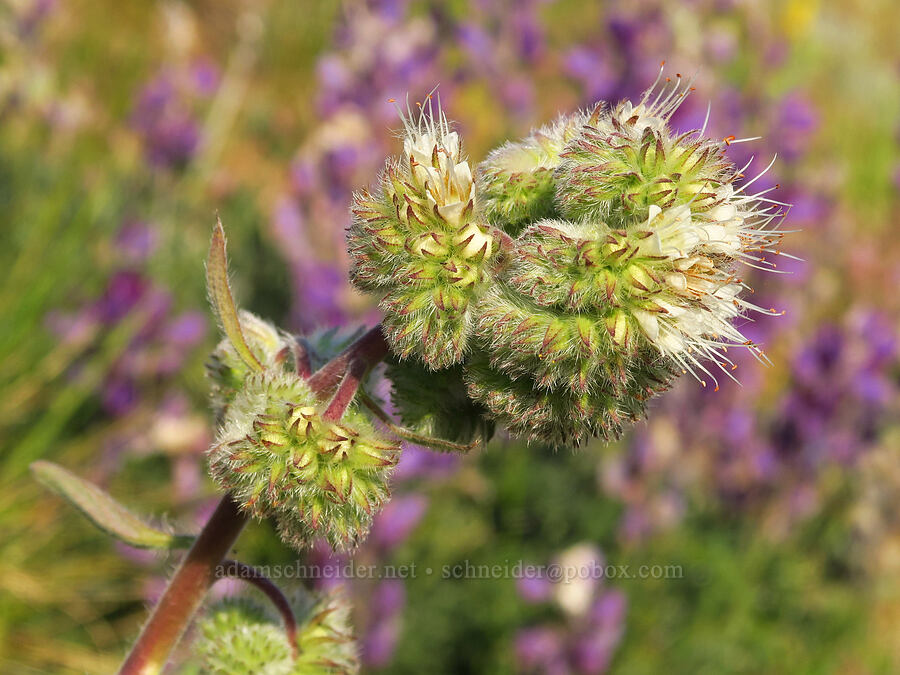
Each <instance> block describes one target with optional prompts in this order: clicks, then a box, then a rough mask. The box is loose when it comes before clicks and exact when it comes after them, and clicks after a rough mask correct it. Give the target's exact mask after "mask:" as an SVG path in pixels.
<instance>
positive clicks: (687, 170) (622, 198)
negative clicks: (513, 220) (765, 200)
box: [557, 79, 734, 220]
mask: <svg viewBox="0 0 900 675" xmlns="http://www.w3.org/2000/svg"><path fill="white" fill-rule="evenodd" d="M688 91H689V89H688V88H687V87H686V86H685V87H682V86H681V80H680V79H679V80H678V81H677V82H676V84H675V85H674V86H673V87H672V88H671V90H668V89H664V90H663V93H664V94H665V95H664V96H660V97H657V99H656V101H654V103H653V104H651V103H650V95H651V93H653V89H651V90H649V91H648V92H647V93H646V94H645V95H644V98H643V99H642V100H641V103H640V104H639V105H638V106H637V107H633V106H632V104H631V102H630V101H623V102H622V103H620V104H619V105H618V106H616V107H615V108H614V109H613V110H612V112H611V113H609V114H608V115H595V116H594V118H593V119H594V120H596V121H593V122H590V123H588V124H586V125H584V126H583V127H582V128H581V132H580V133H579V134H578V135H577V136H576V137H574V138H573V139H572V140H570V141H569V143H568V144H567V145H566V147H565V149H564V150H563V151H562V154H561V156H562V158H563V161H562V163H561V164H560V166H559V169H558V170H557V178H558V181H559V185H558V188H557V197H558V200H559V205H560V209H561V211H562V213H563V215H565V217H567V218H570V219H572V220H581V219H605V218H607V217H608V216H609V215H610V214H611V213H614V211H615V210H618V209H620V210H621V212H622V213H623V214H624V215H626V216H637V217H644V216H646V214H647V210H648V208H649V207H650V206H658V207H660V208H669V207H672V206H676V205H680V204H688V203H690V205H691V210H692V211H693V212H694V213H698V212H701V211H706V210H709V209H711V208H713V207H714V206H716V205H717V204H719V203H721V200H720V196H719V190H720V189H721V188H723V187H724V186H725V185H727V184H729V183H730V181H731V180H732V179H733V177H734V170H733V168H734V167H733V166H732V165H731V163H730V162H729V161H728V159H727V158H726V157H725V153H724V147H725V144H724V143H722V142H720V141H714V140H711V139H707V138H703V137H702V136H701V135H699V134H697V133H696V132H693V131H690V132H687V133H684V134H679V135H675V134H673V133H672V132H671V131H670V130H669V129H668V126H667V122H668V119H669V116H670V115H671V113H672V112H673V111H674V110H675V108H676V107H677V104H678V103H680V102H681V100H683V98H684V96H686V95H687V93H688Z"/></svg>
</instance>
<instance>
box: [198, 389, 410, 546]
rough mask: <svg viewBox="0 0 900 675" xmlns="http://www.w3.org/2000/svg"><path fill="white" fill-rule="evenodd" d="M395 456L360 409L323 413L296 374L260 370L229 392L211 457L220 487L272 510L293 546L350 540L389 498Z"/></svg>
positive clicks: (260, 511) (254, 509) (246, 504)
mask: <svg viewBox="0 0 900 675" xmlns="http://www.w3.org/2000/svg"><path fill="white" fill-rule="evenodd" d="M397 458H398V447H397V446H396V445H394V444H391V443H388V442H387V441H385V440H383V439H382V438H381V437H380V436H379V435H378V434H377V433H376V431H375V429H374V428H373V427H372V425H371V424H370V423H369V422H368V420H367V419H366V418H365V417H364V416H363V415H362V414H360V413H358V412H356V411H355V410H353V409H351V410H349V411H347V412H346V413H345V414H344V416H343V418H342V419H341V420H340V421H338V422H330V421H327V420H326V419H323V416H322V411H321V406H320V405H319V404H318V402H317V401H316V399H315V398H314V396H313V395H312V392H311V391H310V390H309V387H308V386H307V385H306V383H305V382H304V381H303V380H302V379H300V378H299V377H297V376H295V375H292V374H289V373H271V372H262V373H257V374H253V375H250V376H248V377H247V378H246V380H245V382H244V387H243V389H242V390H241V391H240V392H239V393H238V394H237V395H236V396H235V397H234V400H233V402H232V404H231V405H230V406H229V409H228V412H227V415H226V417H225V423H224V424H223V426H222V428H221V429H220V431H219V437H218V439H217V441H216V443H215V445H213V447H212V448H211V449H210V458H209V464H210V471H211V473H212V476H213V478H214V479H215V480H216V481H217V482H218V483H219V485H220V486H221V487H222V488H223V489H225V490H228V491H230V492H231V493H232V496H233V497H234V498H235V499H236V500H238V502H239V503H240V504H241V505H242V507H243V508H244V509H246V510H247V511H249V512H250V513H251V514H253V515H254V516H256V517H260V518H263V517H267V516H275V517H276V520H277V521H278V525H279V531H280V532H281V534H282V537H283V538H284V539H285V541H287V542H288V543H290V544H292V545H293V546H295V547H297V548H298V549H302V548H306V547H308V546H309V545H310V544H311V542H312V541H313V540H314V539H315V538H316V537H324V538H325V539H327V540H328V542H329V543H330V544H331V546H332V547H334V548H352V547H353V546H355V545H356V543H358V542H359V541H360V540H361V539H362V538H363V537H364V535H365V533H366V532H367V531H368V529H369V526H370V524H371V520H372V515H373V513H374V512H375V510H376V509H378V508H380V507H381V505H382V504H383V503H384V502H385V500H386V499H387V497H388V487H387V478H388V474H389V471H390V469H391V468H392V467H393V466H394V465H395V464H396V462H397Z"/></svg>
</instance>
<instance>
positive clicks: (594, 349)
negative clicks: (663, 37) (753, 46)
mask: <svg viewBox="0 0 900 675" xmlns="http://www.w3.org/2000/svg"><path fill="white" fill-rule="evenodd" d="M661 80H662V77H660V78H659V79H658V80H657V83H655V84H654V86H653V87H651V88H650V89H649V90H648V91H647V92H646V93H645V94H644V96H643V97H642V99H641V100H640V101H639V102H638V104H637V105H633V104H632V103H631V102H629V101H624V102H622V103H619V104H618V105H617V106H615V107H612V108H610V107H608V106H606V105H605V104H603V103H600V104H598V105H597V106H596V107H595V109H594V110H593V111H592V112H590V113H576V114H574V115H571V116H568V117H562V118H560V119H559V120H557V121H556V122H554V123H553V124H551V125H548V126H546V127H543V128H541V129H539V130H537V131H535V132H533V133H532V134H531V135H530V136H528V137H527V138H525V139H524V140H522V141H520V142H517V143H507V144H506V145H503V146H501V147H500V148H498V149H497V150H495V151H494V152H492V153H491V154H490V155H489V157H488V159H487V160H486V161H485V163H484V164H482V165H481V166H480V167H479V177H478V179H477V185H478V190H477V193H476V194H475V195H474V196H471V197H470V198H469V199H470V201H469V202H467V204H466V206H465V208H463V209H457V211H458V212H459V213H463V214H465V215H464V217H463V220H461V221H460V222H459V226H461V227H469V226H471V224H472V223H486V224H487V225H481V224H479V225H478V226H477V227H478V228H479V230H478V231H479V232H480V233H484V236H485V237H486V238H489V239H490V240H491V245H490V246H489V247H484V248H483V250H484V255H481V254H479V256H478V258H477V268H478V277H477V278H478V281H477V282H473V283H472V284H470V285H468V286H466V288H467V294H466V295H465V300H466V301H465V303H464V304H460V305H459V306H460V307H462V306H464V307H465V320H464V321H461V322H459V323H457V324H450V323H447V320H446V314H445V313H443V312H442V306H438V303H435V302H434V298H438V297H443V295H442V294H443V293H444V292H445V290H444V289H445V287H446V286H447V279H446V278H443V277H440V276H439V275H438V274H432V273H425V274H424V275H423V273H422V272H421V271H420V269H421V266H422V264H423V263H420V262H419V258H422V259H424V258H429V259H430V260H435V261H436V260H440V261H444V260H446V259H447V256H448V255H449V254H448V253H446V249H444V248H434V249H433V250H429V253H428V254H427V255H426V254H425V248H424V244H422V241H423V240H422V239H420V236H421V233H420V230H419V229H416V228H418V227H419V226H420V225H421V224H422V220H421V217H415V218H414V217H411V215H410V214H416V215H417V216H418V214H419V210H417V206H416V205H417V204H418V203H419V202H418V201H416V200H409V199H406V198H405V196H404V194H405V193H404V194H401V190H400V189H399V188H396V187H393V186H394V184H395V183H396V182H397V180H396V179H395V178H392V176H395V175H396V174H397V173H398V172H400V173H403V172H404V171H406V172H412V173H413V174H416V172H417V171H418V170H417V169H416V168H415V167H416V162H417V161H419V160H416V155H415V154H411V159H410V161H409V164H408V165H407V164H397V163H389V165H388V168H387V170H386V174H385V176H386V178H385V179H384V180H383V181H382V182H383V196H382V198H381V200H380V201H378V200H372V199H371V198H369V197H368V195H367V194H364V195H362V196H358V197H357V200H356V207H355V215H356V219H355V222H354V225H353V227H352V228H351V234H350V249H351V254H352V255H353V258H354V264H355V271H354V279H355V280H356V281H357V283H358V284H359V285H360V286H361V287H362V288H365V289H367V290H372V291H377V292H379V293H383V294H384V297H385V300H384V302H383V303H382V306H383V307H384V308H385V310H386V312H387V316H386V325H388V326H389V327H390V329H389V332H390V334H391V335H392V336H393V346H394V348H395V351H396V353H397V354H398V355H399V356H400V357H401V358H408V357H413V358H415V357H418V358H420V359H421V360H423V361H424V363H425V364H427V365H428V366H429V367H431V368H440V367H446V366H448V365H451V364H455V363H461V364H462V365H461V368H462V373H463V378H464V380H465V381H466V383H467V391H468V395H469V397H470V398H472V399H473V400H474V401H475V402H477V403H478V404H480V406H482V408H480V409H479V408H475V410H476V411H478V414H479V415H480V417H481V418H488V419H493V420H496V421H499V422H502V423H504V424H505V425H506V426H507V427H508V428H509V429H510V430H511V431H512V432H513V433H515V434H518V435H523V436H526V437H528V438H531V439H537V440H544V441H549V442H553V443H571V444H576V445H577V444H579V443H580V442H582V441H584V440H586V439H587V438H590V437H592V436H600V437H605V438H613V437H616V436H617V435H618V434H619V433H620V432H621V430H622V429H623V427H624V425H625V424H626V423H628V422H633V421H635V420H637V419H639V418H641V417H642V416H643V415H644V410H645V406H646V402H647V401H648V400H649V399H650V398H651V397H652V396H654V395H655V394H657V393H658V392H660V391H663V390H664V389H666V388H667V387H668V386H669V384H670V383H671V381H672V379H673V378H674V377H675V376H677V375H678V374H681V373H691V374H692V375H693V376H694V377H696V378H697V379H698V380H699V381H700V382H701V383H702V384H703V385H704V386H706V384H707V381H710V382H712V383H714V384H715V385H716V386H718V383H717V380H716V375H715V369H721V370H722V371H723V372H725V373H727V374H728V375H729V376H730V372H731V369H732V368H733V366H734V364H733V362H732V361H731V360H730V359H729V357H728V355H727V347H728V346H732V345H741V346H746V347H749V348H750V349H751V350H753V352H754V353H755V354H756V355H757V356H758V357H760V358H762V356H761V352H760V351H759V349H758V348H757V347H756V346H755V345H753V344H752V343H750V342H749V341H748V340H747V339H746V338H745V337H744V336H743V335H742V333H741V332H740V331H739V330H738V328H736V327H735V325H734V320H735V319H736V318H738V317H740V316H742V315H744V314H745V313H746V312H747V311H766V312H767V313H768V312H770V311H771V310H768V311H767V310H762V309H761V308H759V307H757V306H755V305H754V304H752V303H750V302H748V301H747V300H746V299H744V298H743V297H742V296H743V295H744V291H746V290H748V289H747V286H746V284H745V282H744V281H743V280H742V279H741V278H740V277H739V275H738V271H737V267H738V264H739V263H746V264H749V265H750V266H753V267H758V268H762V269H772V268H774V267H775V264H774V263H772V262H771V260H769V258H770V257H772V256H776V255H781V253H780V251H779V250H778V248H779V244H780V241H781V236H782V235H781V233H780V232H779V231H778V230H777V229H776V228H773V227H772V224H773V222H774V221H775V220H776V219H777V218H779V216H781V211H780V210H779V207H780V206H782V205H781V204H780V203H779V202H775V201H773V200H770V199H768V198H767V197H766V196H765V192H760V193H757V194H747V193H746V189H747V188H748V187H749V186H750V185H751V184H752V183H753V181H752V180H751V181H749V182H747V183H746V184H745V185H744V186H743V187H737V185H736V184H737V182H738V180H739V178H741V177H742V174H741V170H740V169H737V168H736V167H735V166H734V165H733V164H732V163H731V162H730V161H729V160H728V158H727V157H726V155H725V150H726V147H727V145H728V144H729V142H737V141H734V140H733V139H728V140H725V141H717V140H713V139H709V138H706V137H704V131H705V125H704V129H701V130H695V131H691V132H688V133H681V134H676V133H674V132H672V130H671V129H670V128H669V119H670V117H671V115H672V113H673V112H674V111H675V109H676V108H677V107H678V105H679V104H680V103H681V101H682V100H683V99H684V97H685V96H686V95H687V94H688V92H689V90H690V87H689V86H688V85H687V84H685V83H684V82H682V80H681V78H680V76H679V77H677V78H675V80H674V81H671V80H670V79H669V78H666V79H665V81H663V82H662V84H661V86H660V81H661ZM437 119H438V120H439V122H438V123H431V124H425V123H424V122H422V121H421V120H420V124H419V126H412V127H411V126H410V125H407V137H406V141H405V146H406V147H407V151H408V149H409V147H412V146H414V145H417V144H419V143H421V140H417V139H422V138H425V137H427V138H428V139H429V140H428V141H427V143H426V144H430V147H433V148H434V150H433V153H432V154H433V156H434V158H435V160H434V161H433V162H432V165H433V166H434V167H435V168H434V171H435V172H436V173H435V174H432V173H429V174H428V176H429V180H431V181H432V182H434V181H435V176H437V175H441V176H446V175H448V174H447V169H446V168H444V169H441V168H440V167H444V166H445V165H443V164H441V162H440V161H438V158H440V156H441V153H440V152H439V150H438V147H439V146H440V143H434V144H432V143H431V140H430V139H431V138H432V137H435V138H442V139H448V138H449V137H450V135H451V132H449V129H448V127H447V126H446V120H445V118H444V117H443V115H442V114H440V113H438V118H437ZM432 130H438V131H432ZM435 134H436V135H435ZM452 136H453V144H454V145H453V147H458V144H457V140H456V135H455V134H452ZM408 154H410V153H409V152H408ZM446 166H450V165H449V164H448V165H446ZM454 166H456V165H454ZM441 171H443V172H444V173H441ZM422 176H424V173H422ZM465 176H466V178H467V181H468V177H469V176H470V174H469V171H468V165H466V169H465ZM426 183H428V181H427V180H424V181H423V182H422V183H419V184H420V185H424V184H426ZM403 189H404V190H405V191H406V192H408V191H409V189H408V188H403ZM469 194H470V195H471V192H470V193H469ZM398 195H399V196H398ZM370 203H378V204H380V206H379V207H378V208H375V207H370V206H369V204H370ZM389 207H390V208H389ZM435 212H439V209H436V210H435ZM434 222H435V221H431V222H430V223H429V225H428V227H429V228H433V227H434ZM411 224H415V226H416V227H412V226H411ZM491 227H493V228H496V230H494V231H492V230H491V229H490V228H491ZM404 228H405V229H404ZM498 231H502V232H503V234H500V233H499V232H498ZM426 241H428V242H438V241H444V239H441V238H440V237H438V238H435V237H432V238H431V239H428V240H426ZM472 241H475V239H473V240H472ZM497 243H502V244H503V246H502V248H503V250H504V252H505V253H504V254H503V255H496V256H495V255H493V252H494V251H495V245H496V244H497ZM428 246H429V247H431V246H432V244H431V243H429V244H428ZM417 256H418V257H417ZM434 264H443V262H441V263H434ZM423 278H424V279H427V284H424V283H423V282H422V279H423ZM425 289H427V291H428V292H429V293H431V294H432V295H430V296H426V295H424V293H425ZM416 293H418V294H419V295H415V294H416ZM412 296H415V297H416V298H417V299H416V301H415V302H413V301H411V300H409V301H408V299H409V298H410V297H412ZM400 297H403V298H404V300H403V303H407V304H406V305H403V303H400V304H398V302H397V300H398V298H400ZM428 298H430V299H428ZM401 305H402V306H401ZM456 316H457V318H459V316H460V315H459V314H457V315H456ZM451 325H453V326H456V327H455V328H452V329H451V328H450V326H451ZM463 325H464V326H465V329H464V330H462V329H460V328H459V326H463ZM462 335H464V336H465V337H464V338H461V336H462ZM407 338H409V339H410V340H412V341H408V340H407ZM435 350H437V353H435ZM710 362H712V364H714V367H713V368H711V367H710V366H709V365H708V364H709V363H710ZM457 367H459V366H457ZM441 382H443V380H435V381H434V384H435V387H436V388H440V387H442V386H443V385H442V384H441ZM395 403H399V404H400V407H401V409H402V407H403V401H402V400H400V401H395Z"/></svg>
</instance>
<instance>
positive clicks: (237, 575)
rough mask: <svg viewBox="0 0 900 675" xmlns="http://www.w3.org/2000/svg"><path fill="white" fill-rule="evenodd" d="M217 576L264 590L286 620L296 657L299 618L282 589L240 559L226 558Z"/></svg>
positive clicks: (288, 635)
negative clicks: (237, 580) (236, 580)
mask: <svg viewBox="0 0 900 675" xmlns="http://www.w3.org/2000/svg"><path fill="white" fill-rule="evenodd" d="M217 572H218V573H219V575H218V576H217V578H222V577H230V578H232V579H239V580H241V581H246V582H247V583H249V584H252V585H253V586H255V587H256V588H258V589H259V590H260V591H262V592H263V593H264V594H265V595H266V597H267V598H269V600H270V601H271V602H272V604H273V605H275V609H277V610H278V613H279V614H281V620H282V621H284V632H285V633H287V639H288V642H289V643H290V645H291V653H292V654H293V655H294V658H295V659H296V658H297V657H298V656H299V654H300V652H299V646H298V645H297V619H296V618H295V617H294V610H292V609H291V603H290V602H288V599H287V598H286V597H284V593H282V592H281V589H280V588H278V586H276V585H275V583H274V582H273V581H272V580H271V579H269V578H268V577H267V576H266V575H265V574H263V573H262V572H261V571H260V570H258V569H256V568H255V567H253V566H251V565H247V564H246V563H242V562H240V561H238V560H224V561H222V564H221V565H219V567H218V569H217Z"/></svg>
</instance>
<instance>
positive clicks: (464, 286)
mask: <svg viewBox="0 0 900 675" xmlns="http://www.w3.org/2000/svg"><path fill="white" fill-rule="evenodd" d="M428 101H429V103H428V106H427V107H428V108H429V111H431V109H432V106H431V98H430V97H429V99H428ZM404 123H405V131H404V138H403V152H404V154H403V157H402V158H401V159H399V160H391V161H389V162H388V164H387V166H386V167H385V170H384V173H383V174H382V177H381V180H380V181H379V185H378V189H377V190H376V192H375V194H372V193H369V192H367V191H363V192H360V193H357V194H356V195H354V199H353V224H352V226H351V227H350V230H349V233H348V246H349V251H350V256H351V259H352V261H353V269H352V272H351V276H352V279H353V282H354V283H355V284H356V285H357V286H358V287H359V288H361V289H363V290H366V291H370V292H373V293H378V294H380V295H381V296H382V300H381V307H382V309H383V310H384V322H383V326H384V329H385V333H386V335H387V337H388V340H389V341H390V343H391V346H392V347H393V349H394V351H395V352H396V353H397V354H398V355H400V356H402V357H404V358H406V357H409V356H416V357H418V358H420V359H421V360H422V361H423V362H424V363H425V364H427V365H428V366H429V367H430V368H432V369H438V368H445V367H447V366H451V365H453V364H454V363H458V362H459V361H460V360H461V359H462V358H463V355H464V353H465V352H466V349H467V346H468V342H469V339H470V337H471V332H472V325H473V311H474V306H475V303H476V301H477V299H478V296H479V293H480V291H481V289H482V288H484V287H485V286H486V285H487V284H488V283H489V281H490V265H491V262H492V261H493V259H494V258H495V257H496V255H497V252H498V250H499V240H498V237H497V236H496V233H495V232H494V231H493V228H492V227H490V226H489V225H487V224H485V223H484V222H483V221H482V220H480V219H479V218H478V217H477V215H476V213H475V181H474V178H473V175H472V170H471V167H470V166H469V163H468V161H466V160H465V158H464V157H463V155H462V149H461V147H460V141H459V136H458V135H457V133H456V132H455V131H451V130H450V127H449V125H448V123H447V119H446V118H445V117H444V116H443V114H442V113H441V112H440V110H438V111H437V112H436V113H433V114H428V115H426V111H425V109H424V108H423V110H422V113H421V114H420V115H419V117H418V119H417V120H414V119H413V116H412V114H409V115H408V117H405V118H404Z"/></svg>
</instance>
